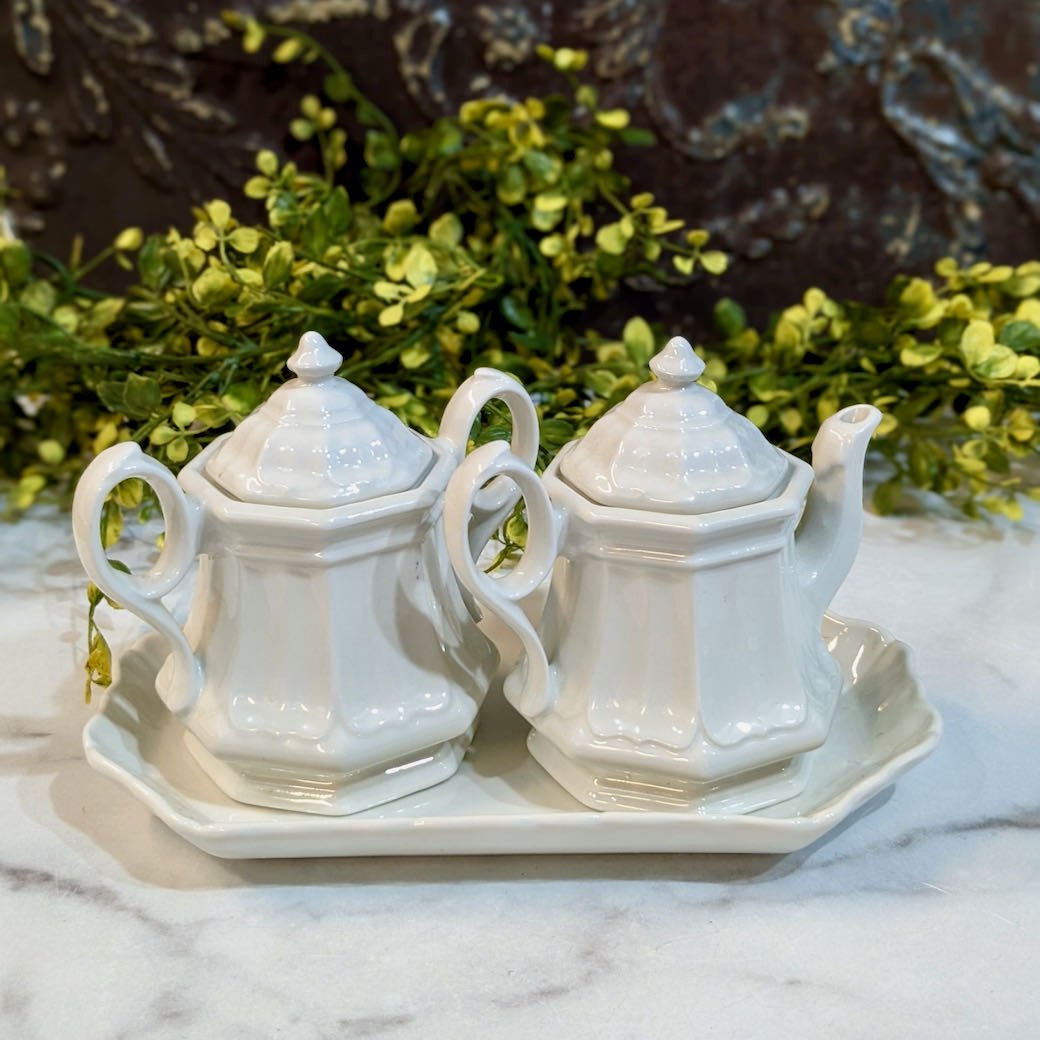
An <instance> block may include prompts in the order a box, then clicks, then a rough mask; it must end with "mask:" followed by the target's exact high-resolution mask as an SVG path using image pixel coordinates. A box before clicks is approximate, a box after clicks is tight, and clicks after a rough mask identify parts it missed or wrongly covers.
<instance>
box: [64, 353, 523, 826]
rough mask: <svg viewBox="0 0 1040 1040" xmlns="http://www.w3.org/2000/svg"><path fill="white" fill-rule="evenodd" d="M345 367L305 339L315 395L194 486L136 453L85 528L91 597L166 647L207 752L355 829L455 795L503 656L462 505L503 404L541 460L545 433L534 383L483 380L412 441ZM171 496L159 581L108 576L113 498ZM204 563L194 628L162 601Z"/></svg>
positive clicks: (230, 775)
mask: <svg viewBox="0 0 1040 1040" xmlns="http://www.w3.org/2000/svg"><path fill="white" fill-rule="evenodd" d="M340 361H341V359H340V356H339V355H338V354H337V353H336V352H335V351H333V350H332V349H331V348H330V347H329V346H328V344H326V343H325V342H324V340H323V339H322V338H321V337H320V336H319V335H317V334H316V333H307V334H306V335H304V337H303V338H302V339H301V341H300V347H299V349H298V350H297V352H296V353H295V354H294V355H293V357H292V359H291V360H290V362H289V364H290V367H291V368H292V369H293V370H294V371H295V372H296V375H297V378H296V379H293V380H290V381H289V382H287V383H286V384H284V385H283V386H282V387H280V388H279V389H278V390H276V391H275V393H274V394H273V395H272V396H271V398H270V399H269V400H268V401H267V403H266V404H265V405H263V406H262V407H261V408H260V409H259V410H258V411H257V412H256V413H254V414H253V415H252V416H250V417H248V418H247V419H246V420H245V421H244V422H243V423H242V424H241V426H240V427H239V428H238V429H237V430H236V431H235V432H233V433H231V434H228V435H225V436H224V437H222V438H220V439H218V440H217V441H215V442H214V443H213V444H212V445H210V447H209V448H207V449H206V450H205V451H204V452H202V453H201V454H200V455H199V456H198V457H197V458H195V459H193V460H192V461H191V462H190V463H189V464H188V465H187V466H185V467H184V469H183V470H182V471H181V473H180V476H179V478H174V476H173V475H172V474H171V473H170V471H169V470H167V469H166V468H165V467H164V466H162V465H161V464H160V463H158V462H156V461H155V460H153V459H151V458H149V457H148V456H146V455H144V454H143V453H142V452H141V450H140V448H138V447H137V445H136V444H133V443H126V444H119V445H116V446H114V447H112V448H109V449H108V450H107V451H105V452H103V453H102V454H101V455H99V456H98V458H97V459H95V460H94V461H93V462H92V463H91V465H90V466H89V467H88V468H87V470H86V472H85V473H84V475H83V477H82V479H81V481H80V484H79V486H78V487H77V489H76V497H75V502H74V507H73V528H74V534H75V538H76V545H77V549H78V550H79V553H80V558H81V559H82V561H83V565H84V567H85V569H86V571H87V573H88V574H89V576H90V577H91V579H92V580H93V581H94V582H95V583H96V584H97V585H98V587H99V588H101V589H102V590H103V591H104V592H105V594H106V595H108V596H109V597H110V598H111V599H113V600H115V601H116V602H118V603H120V604H122V605H123V606H125V607H127V608H129V609H130V610H132V611H134V612H135V613H136V614H138V615H139V616H140V617H141V618H143V619H144V620H145V621H147V622H148V623H149V624H151V625H152V626H153V627H154V628H156V629H157V630H158V631H159V632H160V633H161V634H162V635H163V636H164V637H165V640H166V645H167V647H168V650H169V653H168V655H167V656H166V659H165V662H164V663H163V665H162V667H161V668H160V669H159V671H158V674H157V676H156V680H155V683H156V690H157V691H158V693H159V696H160V697H161V698H162V700H163V701H164V703H165V704H166V706H167V707H168V708H169V710H170V711H171V712H173V713H174V714H175V715H176V716H177V717H178V718H179V719H180V720H181V721H182V722H183V724H184V727H185V738H186V741H187V744H188V747H189V748H190V749H191V752H192V754H193V755H194V756H195V758H196V759H197V760H198V761H199V763H200V764H201V765H202V766H203V767H204V768H205V770H206V771H207V772H208V773H209V774H210V776H211V777H212V778H213V779H214V780H215V781H216V782H217V784H218V785H219V786H220V787H221V788H222V789H223V790H224V791H226V792H227V793H228V794H229V795H231V797H233V798H236V799H238V800H239V801H242V802H249V803H253V804H256V805H264V806H274V807H279V808H291V809H301V810H305V811H308V812H314V813H323V814H333V815H335V814H343V813H351V812H357V811H360V810H362V809H365V808H368V807H370V806H372V805H377V804H379V803H381V802H384V801H387V800H389V799H393V798H398V797H401V796H403V795H406V794H410V793H412V792H414V791H417V790H420V789H422V788H424V787H427V786H429V785H431V784H434V783H437V782H439V781H441V780H444V779H445V778H447V777H449V776H451V775H452V773H454V772H455V770H456V769H457V768H458V765H459V762H460V761H461V759H462V756H463V754H464V752H465V749H466V747H467V746H468V744H469V741H470V739H471V737H472V734H473V727H474V723H475V719H476V715H477V711H478V709H479V707H480V704H481V702H482V700H483V698H484V695H485V693H486V690H487V686H488V683H489V681H490V677H491V675H492V674H493V671H494V667H495V663H496V661H497V656H496V654H495V652H494V648H493V647H492V645H491V644H490V643H489V641H488V640H487V639H486V638H485V637H484V636H483V635H482V634H481V633H480V631H479V629H478V628H477V626H476V625H475V624H474V623H473V619H472V617H471V614H470V612H469V609H468V608H467V606H466V604H465V601H464V598H463V596H462V594H461V589H460V588H459V587H458V585H457V582H456V580H455V578H454V576H453V574H452V571H451V567H450V564H449V561H448V558H447V554H446V551H445V546H444V540H443V533H442V516H441V511H442V506H443V496H444V489H445V487H446V485H447V482H448V478H449V476H450V475H451V474H452V472H454V470H455V468H456V466H457V465H458V463H459V461H460V460H461V459H462V457H463V456H464V454H465V451H466V444H467V440H468V438H469V435H470V431H471V427H472V424H473V423H474V421H475V420H476V418H477V416H478V414H479V412H480V409H481V408H482V407H483V406H484V405H485V404H486V403H487V402H488V401H489V400H491V399H492V398H495V397H497V398H500V399H502V400H503V401H505V403H506V404H507V405H508V406H509V408H510V411H511V413H512V416H513V423H514V433H513V445H514V449H515V450H516V451H518V452H519V453H520V454H521V455H522V456H523V457H524V458H525V459H527V460H528V461H529V462H532V463H533V461H534V457H535V453H536V451H537V447H538V436H537V418H536V416H535V412H534V408H533V406H532V405H531V402H530V400H529V398H528V397H527V395H526V394H525V393H524V392H523V390H522V388H521V387H520V386H519V384H518V383H516V381H515V380H513V379H511V378H510V377H508V376H506V375H504V374H503V373H499V372H495V371H493V370H491V369H482V370H480V371H478V372H477V374H476V375H474V376H473V377H472V378H471V379H470V380H468V381H467V382H466V383H465V384H464V385H463V386H462V387H460V389H459V391H458V392H457V394H456V395H455V397H454V398H453V400H452V401H451V403H450V404H449V407H448V409H447V411H446V413H445V417H444V422H443V424H442V426H441V431H440V436H439V437H438V438H437V439H435V440H427V439H426V438H423V437H421V436H419V435H418V434H416V433H413V432H412V431H410V430H408V429H407V428H406V427H405V426H404V425H403V424H402V423H401V422H400V421H399V420H398V419H397V418H396V417H395V416H394V415H392V414H391V413H390V412H388V411H386V410H384V409H382V408H379V407H378V406H377V405H375V404H374V403H373V402H372V401H370V400H369V399H368V398H367V397H366V396H365V395H364V394H363V393H362V392H361V391H360V390H358V389H357V388H356V387H354V386H352V385H350V384H349V383H347V382H346V381H344V380H342V379H338V378H336V377H335V375H334V373H335V371H336V369H337V368H338V366H339V364H340ZM130 477H139V478H141V479H143V480H145V481H147V482H148V483H149V484H151V486H152V487H153V488H154V489H155V491H156V492H157V494H158V497H159V500H160V502H161V504H162V508H163V513H164V515H165V520H166V539H165V545H164V548H163V551H162V554H161V556H160V558H159V560H158V562H157V563H156V565H155V567H154V568H153V569H152V570H151V571H150V572H149V573H147V574H145V575H140V576H131V575H127V574H124V573H121V572H120V571H118V570H116V569H114V568H113V567H112V566H111V565H110V564H109V562H108V560H107V559H106V556H105V552H104V550H103V548H102V545H101V542H100V537H99V517H100V511H101V508H102V505H103V503H104V501H105V498H106V496H107V494H108V492H109V491H110V490H111V489H112V488H113V487H115V486H116V485H117V484H119V483H120V482H121V481H123V480H126V479H128V478H130ZM514 501H515V498H514V495H513V489H512V488H511V486H510V485H509V484H508V482H501V481H500V482H498V483H497V484H493V485H492V486H490V487H488V488H487V489H485V490H484V491H483V492H482V493H481V495H480V500H479V501H478V504H477V512H478V513H479V519H478V522H477V524H476V527H477V528H478V530H476V531H475V532H474V536H475V537H478V538H484V539H485V540H486V538H487V537H488V534H489V533H490V531H491V530H493V529H494V528H495V526H496V525H497V524H498V523H499V522H500V521H501V519H502V518H503V517H504V515H505V514H506V512H507V511H508V509H509V508H511V506H512V504H513V502H514ZM196 561H197V562H198V577H197V582H196V586H195V591H194V597H193V599H192V606H191V610H190V613H189V616H188V620H187V622H186V624H185V626H184V628H183V630H182V629H181V627H180V626H179V625H178V624H177V622H176V621H175V619H174V618H173V616H172V615H171V614H170V613H169V611H168V610H167V609H166V607H165V606H164V605H163V603H162V597H163V596H164V595H166V594H167V593H168V592H170V591H171V590H172V589H173V588H174V587H176V586H177V585H178V584H179V583H180V582H181V581H182V580H183V579H184V577H185V576H186V575H187V574H188V572H189V571H190V570H192V569H193V567H194V565H195V563H196Z"/></svg>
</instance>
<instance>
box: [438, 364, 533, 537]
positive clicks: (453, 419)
mask: <svg viewBox="0 0 1040 1040" xmlns="http://www.w3.org/2000/svg"><path fill="white" fill-rule="evenodd" d="M495 398H498V400H500V401H502V402H503V403H504V404H505V405H506V406H507V407H508V408H509V414H510V416H512V419H513V436H512V439H511V440H510V448H511V449H512V452H513V455H514V456H516V458H517V459H519V460H521V461H522V462H523V463H526V465H527V466H528V467H533V466H534V464H535V461H536V459H537V458H538V440H539V438H538V413H537V412H536V411H535V407H534V402H533V401H532V400H531V397H530V395H529V394H528V393H527V391H526V390H525V389H524V388H523V386H522V385H521V384H520V383H518V382H517V381H516V380H515V379H513V377H512V376H508V375H506V374H505V372H499V371H498V369H496V368H478V369H477V370H476V372H474V373H473V375H471V376H470V377H469V379H467V380H466V381H465V382H464V383H463V384H462V386H460V387H459V388H458V390H456V391H455V393H454V395H453V396H452V399H451V400H450V401H449V402H448V407H447V408H445V409H444V417H443V418H442V419H441V425H440V431H439V436H440V437H441V438H443V439H444V440H446V441H447V442H448V443H449V444H450V445H451V447H452V450H453V451H454V453H455V457H456V459H458V461H460V462H461V461H462V459H463V458H464V457H465V455H466V447H467V445H468V443H469V434H470V430H472V429H473V424H474V423H475V422H476V421H477V417H478V416H479V415H480V410H481V409H482V408H483V407H484V405H486V404H487V403H488V402H489V401H492V400H494V399H495ZM518 497H519V493H518V492H517V489H516V485H515V484H513V482H512V481H510V480H509V479H508V478H507V477H502V478H496V479H495V480H493V481H492V482H491V483H490V485H489V486H488V487H486V488H482V489H481V490H480V491H478V492H477V494H476V496H475V497H474V500H473V519H472V524H471V527H470V536H469V543H470V550H471V552H472V553H473V555H474V556H478V555H480V550H481V549H483V548H484V546H485V545H486V544H487V542H488V539H489V538H490V537H491V536H492V534H494V532H495V531H496V530H497V529H498V527H499V526H500V525H501V524H502V522H503V521H504V520H505V519H506V517H507V516H508V515H509V514H510V513H511V512H512V510H513V507H514V506H515V505H516V501H517V498H518Z"/></svg>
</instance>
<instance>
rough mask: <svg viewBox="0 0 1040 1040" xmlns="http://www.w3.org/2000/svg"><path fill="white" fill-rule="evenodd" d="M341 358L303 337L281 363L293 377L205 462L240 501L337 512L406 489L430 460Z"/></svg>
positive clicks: (318, 340)
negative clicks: (341, 371)
mask: <svg viewBox="0 0 1040 1040" xmlns="http://www.w3.org/2000/svg"><path fill="white" fill-rule="evenodd" d="M342 362H343V358H342V357H341V355H340V354H339V353H337V352H336V351H335V350H333V349H332V347H330V346H329V345H328V343H326V342H325V338H324V337H323V336H321V335H320V334H319V333H317V332H305V333H304V334H303V336H301V337H300V345H299V346H298V347H297V349H296V351H295V353H294V354H293V355H292V357H290V358H289V360H288V361H287V362H286V364H287V366H288V368H289V369H290V371H291V372H293V373H294V375H295V376H296V378H295V379H290V380H289V381H288V382H287V383H284V384H283V385H282V386H280V387H279V388H278V389H277V390H275V392H274V393H273V394H271V396H270V397H269V398H268V399H267V401H265V402H264V404H262V405H261V406H260V407H259V408H258V409H257V410H256V411H255V412H253V413H252V414H250V415H249V416H247V417H246V418H245V419H244V420H243V421H242V422H241V424H240V425H239V426H238V428H237V429H236V430H235V431H234V433H232V434H231V435H230V436H229V437H228V439H227V440H226V441H225V442H224V443H223V444H222V445H221V446H220V448H219V450H218V451H217V452H216V453H215V454H214V455H213V457H212V458H211V459H210V460H209V462H208V463H207V464H206V475H207V476H208V477H209V478H210V479H211V480H212V481H214V482H215V483H216V484H217V485H219V486H220V487H221V488H223V489H224V490H225V491H226V492H228V493H229V494H231V495H234V496H235V497H236V498H238V499H241V500H242V501H244V502H258V503H261V504H264V505H277V506H311V507H317V508H320V507H330V506H341V505H346V504H348V503H351V502H360V501H364V500H365V499H369V498H375V497H377V496H381V495H391V494H394V493H396V492H400V491H407V490H408V489H409V488H413V487H415V485H416V484H417V483H418V482H419V481H420V480H421V478H422V477H423V475H424V474H425V473H426V471H427V470H428V469H429V467H430V464H431V461H432V459H433V449H432V448H431V447H430V444H429V442H428V441H427V440H426V439H425V438H424V437H421V436H420V435H419V434H417V433H414V432H413V431H412V430H410V429H408V427H407V426H405V425H404V423H402V422H401V420H400V419H398V418H397V416H395V415H394V414H393V413H392V412H389V411H387V410H386V409H385V408H381V407H380V406H379V405H377V404H376V403H375V402H374V401H372V400H370V399H369V397H368V396H367V395H366V394H365V393H364V392H363V391H362V390H359V389H358V388H357V387H356V386H354V384H353V383H348V382H347V381H346V380H345V379H340V378H338V377H337V376H336V374H335V373H336V370H337V369H338V368H339V366H340V365H341V364H342Z"/></svg>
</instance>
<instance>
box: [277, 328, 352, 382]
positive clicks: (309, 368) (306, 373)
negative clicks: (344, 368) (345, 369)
mask: <svg viewBox="0 0 1040 1040" xmlns="http://www.w3.org/2000/svg"><path fill="white" fill-rule="evenodd" d="M285 364H286V366H287V367H288V369H289V371H290V372H292V373H293V375H296V376H299V377H300V379H302V380H303V381H304V382H305V383H316V382H317V381H318V380H319V379H326V378H327V377H328V376H331V375H335V374H336V372H337V370H338V369H339V366H340V365H342V364H343V356H342V355H341V354H340V353H339V351H336V350H333V349H332V347H330V346H329V344H328V342H327V341H326V339H325V337H324V336H323V335H322V334H321V333H320V332H305V333H304V334H303V335H302V336H301V337H300V345H299V346H298V347H297V348H296V350H295V351H294V352H293V355H292V357H291V358H289V360H288V361H286V363H285Z"/></svg>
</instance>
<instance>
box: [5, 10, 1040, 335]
mask: <svg viewBox="0 0 1040 1040" xmlns="http://www.w3.org/2000/svg"><path fill="white" fill-rule="evenodd" d="M227 5H228V0H216V2H210V0H199V2H195V3H184V2H180V3H177V4H171V3H164V2H162V0H0V12H3V14H2V15H0V113H2V115H0V164H2V165H4V166H6V167H7V170H8V176H9V178H10V180H11V181H12V183H13V184H14V185H16V186H17V187H19V188H21V189H22V191H23V193H24V194H23V197H22V198H21V199H20V200H19V201H18V203H17V205H16V212H15V219H16V222H17V226H18V227H19V228H20V230H21V231H22V232H24V233H26V234H28V235H30V236H31V237H32V238H33V239H34V240H35V241H36V242H38V243H39V244H41V245H42V246H43V247H45V248H47V249H49V250H52V251H54V252H56V253H58V254H64V253H67V251H68V244H69V241H70V239H71V237H72V235H73V234H74V233H75V232H83V233H84V235H85V237H86V243H87V249H88V251H89V250H90V249H91V248H97V247H99V246H101V245H103V244H104V243H106V242H107V241H109V240H110V239H111V238H112V236H113V234H114V233H115V232H116V231H118V230H119V229H120V228H122V227H124V226H126V225H129V224H141V225H143V226H144V227H146V228H148V229H162V228H164V227H165V226H167V225H168V224H170V223H176V224H184V223H185V222H186V220H187V219H188V217H187V208H188V204H189V201H199V200H200V199H203V198H206V197H210V196H212V195H213V194H215V193H218V192H220V193H227V192H229V191H234V190H235V189H236V188H237V186H238V185H239V184H241V183H242V181H243V180H244V179H245V176H246V172H247V170H248V169H249V166H250V157H251V155H252V153H253V152H254V151H255V150H256V148H257V147H259V146H261V145H264V144H266V145H271V146H275V147H277V148H280V149H282V150H285V149H288V148H289V146H290V143H289V142H288V141H287V140H286V139H285V138H284V137H283V135H282V129H283V127H284V126H285V125H286V123H287V121H288V119H289V117H290V115H291V114H292V113H293V112H294V110H295V107H296V104H297V101H298V99H299V97H300V95H301V93H302V92H303V90H304V89H305V87H306V86H307V85H308V84H307V83H306V76H307V75H308V73H307V71H306V70H303V69H291V70H286V69H283V68H275V69H272V68H270V67H267V66H266V65H265V63H264V61H263V60H262V59H260V58H252V57H249V56H246V55H244V54H242V52H241V50H240V48H239V46H238V43H237V40H234V39H230V38H229V35H228V32H227V30H225V29H224V27H223V25H222V24H221V23H220V21H219V18H218V14H219V11H220V10H221V9H222V8H223V7H225V6H227ZM238 6H242V5H241V4H239V5H238ZM251 9H252V10H254V11H256V12H257V13H259V14H260V15H262V16H264V17H266V18H269V19H271V20H274V21H279V22H293V23H297V24H305V25H307V26H308V27H309V31H311V32H312V33H313V34H315V35H316V36H318V37H319V38H320V39H321V40H322V41H324V42H325V43H326V44H328V45H329V46H330V48H331V49H333V50H334V51H335V52H336V53H337V54H338V55H339V56H340V57H341V59H342V60H343V61H344V64H345V65H346V66H347V67H348V68H349V69H350V70H351V71H352V72H353V73H354V74H355V76H356V78H357V80H358V81H359V83H360V85H361V86H362V88H363V89H364V90H366V91H367V92H368V93H370V94H371V95H372V96H373V97H374V98H375V99H376V100H377V101H378V102H379V103H380V104H381V105H382V106H383V107H384V108H385V109H387V110H388V111H389V112H390V114H391V115H392V116H393V117H394V118H395V119H397V120H398V121H399V122H401V123H402V124H404V125H406V126H407V125H414V124H416V123H418V122H420V121H421V120H422V119H423V118H424V117H425V116H431V115H435V114H438V113H441V112H444V111H448V110H451V109H452V108H454V107H455V106H456V105H457V104H458V103H459V101H460V100H462V99H464V98H466V97H470V96H474V95H479V94H495V93H503V92H515V93H520V94H522V93H524V92H528V91H531V90H535V89H539V88H541V87H545V86H546V85H547V82H548V81H547V79H546V76H547V70H546V69H545V68H544V66H543V64H542V63H541V62H540V61H538V60H537V59H536V58H535V57H534V54H533V52H534V47H535V45H536V44H537V43H539V42H542V41H549V42H552V43H554V44H557V45H561V44H571V45H576V46H582V47H585V48H587V49H589V50H590V51H591V54H592V62H591V66H592V70H593V73H594V75H595V77H596V78H597V79H598V81H599V84H600V88H601V92H602V93H603V94H604V95H605V97H606V99H607V101H608V102H609V103H611V104H626V105H629V106H632V107H634V108H635V110H636V111H637V114H638V121H640V122H642V123H644V124H646V125H650V126H651V127H653V128H654V129H655V131H656V132H657V134H658V136H659V138H660V142H661V143H660V144H659V146H658V147H656V148H654V149H652V150H649V151H647V152H642V153H635V154H633V155H631V156H630V157H626V159H625V162H624V165H625V168H626V169H627V170H628V171H629V172H631V173H632V174H633V175H634V176H635V178H636V180H637V183H638V184H639V185H640V187H643V188H649V189H652V190H654V191H655V192H656V193H657V194H658V195H659V197H661V199H662V200H663V201H664V202H665V204H666V205H668V206H669V207H670V208H671V209H673V210H674V211H675V212H676V213H677V214H678V215H682V216H685V217H687V219H688V220H689V221H690V222H691V223H694V224H702V225H704V226H707V227H709V228H711V229H712V230H713V231H714V232H715V234H716V236H717V241H718V242H719V244H720V245H721V246H722V247H723V248H725V249H727V250H728V251H729V252H731V253H733V254H734V255H735V257H736V258H737V259H738V261H739V262H738V263H737V264H735V265H734V267H733V269H732V271H731V272H730V273H729V274H728V275H727V276H726V277H725V278H724V279H722V280H720V282H721V284H716V285H711V286H708V285H701V286H698V287H696V288H694V289H693V290H683V291H682V292H679V291H669V293H665V294H662V295H660V296H658V297H655V299H654V301H653V303H654V305H655V306H654V307H650V304H649V303H647V304H645V305H644V310H646V309H647V308H649V309H651V310H654V311H655V313H657V314H659V315H660V316H662V317H664V318H666V319H670V320H678V319H679V318H680V317H681V316H683V315H686V314H702V313H703V311H704V309H705V303H706V301H707V300H708V299H711V298H713V297H714V296H716V295H717V294H718V292H719V291H725V292H728V293H731V294H733V295H735V296H737V297H738V298H740V299H741V300H744V301H745V302H747V303H748V304H749V305H750V309H751V310H752V312H753V313H754V314H756V315H759V316H761V315H762V314H764V313H765V312H766V311H767V310H769V309H772V308H775V307H778V306H782V305H785V304H786V303H788V302H790V301H791V300H792V299H794V298H795V297H796V296H797V295H799V294H800V292H801V291H802V290H803V289H804V288H805V287H806V286H807V285H808V284H811V283H816V284H819V285H821V286H822V287H823V288H825V289H826V290H828V291H829V292H831V293H833V294H837V295H840V296H858V297H861V298H866V299H876V298H877V297H878V296H879V294H880V292H881V289H882V287H883V286H884V284H885V283H886V282H887V280H888V279H889V278H890V276H891V275H892V274H893V273H894V272H895V271H897V270H910V269H915V270H925V269H928V268H930V266H931V264H932V263H933V262H934V260H935V259H936V258H938V257H939V256H941V255H943V254H946V253H949V252H953V253H955V254H957V255H961V256H965V257H972V256H989V257H991V258H993V259H998V258H999V259H1000V260H1002V261H1009V262H1016V261H1020V260H1023V259H1025V258H1027V257H1031V256H1036V255H1038V254H1040V235H1038V230H1040V3H1038V2H1036V0H1025V2H1023V0H571V2H567V0H559V2H555V3H554V2H547V0H511V2H510V3H508V4H498V3H467V2H464V0H275V2H268V3H266V4H255V5H253V6H252V8H251Z"/></svg>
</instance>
